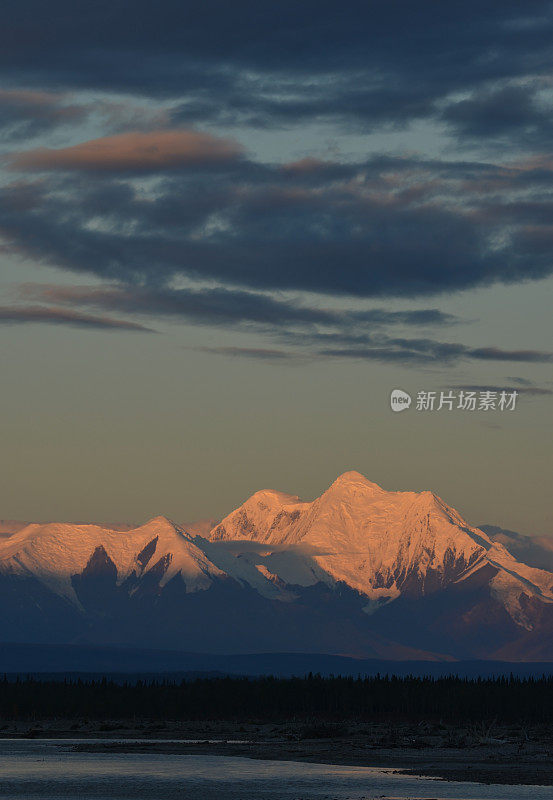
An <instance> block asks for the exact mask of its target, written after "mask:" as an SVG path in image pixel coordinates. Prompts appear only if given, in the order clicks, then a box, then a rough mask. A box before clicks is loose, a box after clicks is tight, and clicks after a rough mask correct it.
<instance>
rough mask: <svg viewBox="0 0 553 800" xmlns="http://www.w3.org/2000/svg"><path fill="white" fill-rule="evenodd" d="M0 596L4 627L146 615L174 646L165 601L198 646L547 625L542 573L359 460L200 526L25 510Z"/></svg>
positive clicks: (499, 638)
mask: <svg viewBox="0 0 553 800" xmlns="http://www.w3.org/2000/svg"><path fill="white" fill-rule="evenodd" d="M0 597H2V599H3V604H4V607H5V608H8V609H10V608H11V611H12V618H13V622H10V619H11V618H10V617H9V616H8V617H7V620H8V621H7V622H5V624H4V627H3V628H2V627H1V625H2V623H1V622H0V630H1V631H3V633H1V635H2V636H4V637H5V636H9V637H12V638H13V636H15V637H16V638H17V637H18V636H19V626H22V628H23V629H24V628H25V625H26V624H27V623H26V620H27V619H28V618H29V617H32V618H33V619H36V620H38V621H37V622H36V631H37V633H36V634H35V635H36V636H39V637H40V636H42V635H43V632H42V628H43V623H42V621H41V620H42V619H43V615H44V614H46V611H44V608H47V609H50V611H49V612H48V613H50V615H51V616H50V617H49V619H50V623H49V624H55V625H57V615H58V614H61V615H62V618H63V615H64V614H67V618H68V619H70V620H71V619H73V620H74V621H73V622H71V624H72V625H76V628H72V630H79V631H80V625H81V622H82V620H83V619H84V618H86V619H87V620H88V623H87V624H90V625H95V626H96V629H97V630H103V631H104V634H105V635H108V636H111V635H112V634H111V632H112V631H113V630H126V626H127V625H129V624H132V625H134V626H135V629H136V636H141V635H142V629H143V624H142V623H143V619H142V616H143V615H146V617H147V618H148V619H150V625H151V628H150V632H149V636H150V639H151V640H152V641H155V642H161V641H163V645H164V646H170V645H171V641H167V640H166V639H163V636H162V631H163V630H164V626H165V625H166V621H167V615H168V614H169V615H170V619H171V620H172V621H171V622H170V624H169V622H167V624H169V627H170V630H171V631H173V632H174V631H175V630H177V631H180V630H181V627H178V626H182V630H186V631H188V634H189V635H191V636H192V635H193V636H195V637H196V639H195V641H200V642H204V641H205V642H207V643H208V644H209V647H213V646H215V647H218V646H219V644H218V642H220V641H221V637H223V638H224V639H225V641H228V643H229V645H228V646H229V648H230V650H229V651H232V649H233V645H232V643H233V641H234V639H233V637H234V636H236V637H238V638H239V639H240V641H243V642H245V643H246V644H244V646H247V648H248V649H249V650H251V649H256V648H257V647H258V642H259V641H261V640H262V641H263V642H264V645H263V648H264V649H267V648H268V649H271V641H272V638H271V637H274V636H279V635H280V633H281V632H282V637H283V638H282V640H281V641H282V642H283V643H284V644H285V645H286V647H287V646H288V644H286V643H288V642H296V643H297V646H300V647H303V646H304V638H305V635H306V631H307V630H308V629H309V630H312V631H313V636H314V637H315V638H314V639H313V641H314V642H319V643H320V644H316V645H315V646H316V647H317V648H320V649H319V652H325V651H328V648H329V647H330V648H343V647H347V648H351V647H353V648H354V649H355V648H356V647H357V640H358V638H359V636H361V639H362V640H363V641H364V642H365V644H363V645H362V646H361V645H359V647H360V648H361V650H362V652H364V653H367V652H373V650H371V648H373V645H374V647H376V652H392V651H393V649H392V651H390V650H388V649H386V648H387V647H388V646H387V645H384V644H375V643H374V640H373V639H371V638H370V637H371V636H372V633H371V632H376V633H377V634H378V635H379V636H382V635H384V636H385V637H386V636H387V635H388V631H389V626H390V625H391V626H392V629H393V630H394V634H393V637H394V638H395V639H396V642H397V641H399V640H400V639H401V647H402V648H403V647H407V648H413V647H414V648H418V652H420V648H421V642H422V649H423V650H424V648H427V651H429V650H432V651H433V652H448V653H455V652H457V650H458V649H459V648H461V645H460V644H458V638H459V636H460V635H461V634H462V636H464V637H465V641H472V640H471V639H470V637H471V635H472V634H471V631H472V629H474V631H475V634H474V641H475V642H476V644H469V645H466V647H469V650H468V652H470V653H471V654H472V655H475V656H476V657H479V654H483V655H484V657H486V654H487V653H489V652H491V651H492V650H493V647H492V643H491V642H490V643H489V644H488V632H489V631H492V632H493V635H494V636H496V644H495V645H493V646H496V647H497V648H499V647H500V646H501V647H505V646H506V645H507V644H508V643H509V642H514V641H518V640H517V638H516V637H517V636H518V637H520V636H530V635H533V634H534V633H536V632H537V631H540V630H542V629H545V630H549V628H551V630H553V573H551V572H548V571H546V570H542V569H537V568H534V567H530V566H528V565H526V564H524V563H523V562H522V561H519V560H518V559H517V558H515V557H514V556H513V555H512V554H511V553H510V552H509V549H508V548H506V547H505V546H504V544H503V543H501V542H500V541H494V540H493V539H492V538H490V536H488V534H487V533H486V532H484V531H482V530H480V529H478V528H475V527H472V526H470V525H469V524H468V523H467V522H466V521H465V520H464V519H463V517H462V516H461V515H460V514H459V513H458V512H457V511H456V510H455V509H454V508H452V507H451V506H448V505H447V503H445V502H444V501H443V500H442V499H441V498H440V497H438V496H437V495H436V494H434V493H433V492H431V491H423V492H413V491H388V490H386V489H384V488H382V487H381V486H379V485H378V484H376V483H373V482H372V481H370V480H368V479H367V478H365V477H364V476H363V475H361V474H360V473H359V472H356V471H348V472H345V473H344V474H342V475H340V476H339V477H338V478H337V479H336V480H335V481H334V482H333V483H332V484H331V485H330V486H329V488H328V489H326V491H324V492H323V493H322V494H321V495H320V496H319V497H317V498H315V499H314V500H309V501H304V500H301V499H300V498H299V497H298V496H297V495H293V494H288V493H285V492H280V491H276V490H269V489H264V490H261V491H257V492H255V493H254V494H252V495H251V497H249V498H248V499H247V500H246V501H245V502H244V503H243V504H242V505H241V506H239V507H238V508H237V509H235V510H234V511H232V512H231V513H230V514H229V515H228V516H227V517H225V518H224V519H223V520H222V522H220V523H218V524H217V525H215V527H213V528H212V529H211V531H209V533H206V530H205V528H204V529H201V530H200V531H198V529H196V530H195V531H193V532H190V531H188V530H187V529H186V527H185V526H182V525H179V524H177V523H175V522H173V521H171V520H170V519H168V518H167V517H165V516H163V515H159V516H156V517H154V518H152V519H150V520H148V521H147V522H146V523H144V524H143V525H141V526H139V527H137V528H134V529H119V530H116V529H112V528H109V527H105V526H100V525H82V524H78V525H75V524H69V523H48V524H43V525H40V524H30V525H26V526H25V527H24V528H22V529H21V530H17V531H16V532H15V533H12V534H11V535H8V536H3V537H1V538H0ZM434 598H436V599H435V600H434ZM442 602H443V604H444V611H443V612H442ZM10 604H11V605H10ZM60 604H61V605H60ZM67 608H69V609H70V611H64V609H67ZM21 609H24V612H23V611H21ZM286 609H288V610H286ZM23 613H24V614H25V616H21V615H22V614H23ZM202 614H205V615H206V616H205V619H209V620H210V623H209V624H207V625H206V623H205V621H204V617H203V616H202ZM421 614H422V615H423V617H424V619H426V620H427V622H425V623H424V624H423V625H422V627H417V626H418V625H419V618H420V619H422V618H423V617H420V615H421ZM18 615H20V616H19V617H18ZM71 615H74V616H73V617H72V616H71ZM75 615H76V621H75ZM83 615H85V617H83ZM118 615H119V616H118ZM133 615H135V616H133ZM187 615H188V616H187ZM298 615H299V616H298ZM425 615H426V616H425ZM135 617H136V619H135ZM253 618H255V619H256V623H255V626H256V627H255V631H256V632H257V633H256V634H255V636H254V635H253V633H252V634H251V635H250V633H249V630H250V627H251V625H252V624H253V623H252V622H251V619H253ZM104 619H106V620H108V621H109V624H108V625H107V628H106V629H105V630H104V628H102V625H103V624H104V623H103V620H104ZM299 619H302V620H303V622H301V623H300V622H299V621H298V620H299ZM18 620H19V621H18ZM224 620H227V622H224ZM407 620H408V621H407ZM428 620H433V622H432V623H431V627H428V625H430V622H429V621H428ZM8 623H9V624H8ZM10 624H11V627H10ZM34 624H35V623H34ZM64 624H66V623H64ZM67 624H69V623H67ZM106 624H107V623H106ZM174 625H177V628H175V627H174ZM210 625H211V628H212V629H213V630H215V629H216V630H217V631H218V634H217V635H216V634H215V633H213V636H211V638H210V634H209V630H210V628H209V626H210ZM6 626H7V627H6ZM98 626H99V627H98ZM110 626H111V627H110ZM117 626H119V627H117ZM121 626H123V627H122V628H121ZM171 626H173V627H171ZM214 626H215V627H214ZM282 626H284V627H282ZM306 626H307V627H306ZM309 626H315V627H309ZM432 626H435V627H432ZM547 626H549V628H548V627H547ZM158 628H159V631H160V632H159V635H158ZM281 628H282V630H281ZM253 630H254V629H253V628H252V631H253ZM6 631H7V632H6ZM302 631H303V633H302ZM315 631H317V633H316V634H315ZM433 631H439V635H438V634H435V633H433ZM396 633H397V636H396ZM104 634H103V635H104ZM60 635H61V634H60ZM121 635H122V636H126V634H124V633H122V634H121ZM167 635H168V634H167ZM171 635H173V634H171ZM490 635H491V634H490ZM367 636H368V637H369V638H368V639H367ZM160 637H161V638H160ZM214 637H215V638H214ZM217 637H218V638H217ZM225 637H226V638H225ZM256 637H257V638H256ZM259 637H261V639H259ZM298 637H299V639H298ZM363 637H365V638H363ZM397 637H399V639H398V638H397ZM402 637H403V638H402ZM436 637H437V638H436ZM440 637H441V638H440ZM448 637H449V638H448ZM451 637H452V638H451ZM509 637H510V639H509ZM123 640H126V639H123ZM369 640H370V641H369ZM133 641H134V640H133ZM186 641H187V642H188V639H187V640H186ZM279 641H280V640H279ZM323 642H326V644H322V643H323ZM340 642H341V644H340ZM482 642H483V644H482ZM175 645H177V643H176V642H175ZM187 646H188V644H187ZM379 648H380V649H379ZM382 648H384V649H382ZM470 648H472V649H470ZM331 652H335V650H334V649H331ZM393 652H398V651H397V650H396V651H393ZM400 652H402V653H406V652H411V653H413V652H414V651H413V650H409V649H408V650H401V651H400ZM425 652H426V651H425ZM461 652H467V651H466V650H465V651H462V649H461ZM502 652H503V651H502ZM552 655H553V651H552Z"/></svg>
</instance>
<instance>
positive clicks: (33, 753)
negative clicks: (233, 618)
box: [0, 739, 553, 800]
mask: <svg viewBox="0 0 553 800" xmlns="http://www.w3.org/2000/svg"><path fill="white" fill-rule="evenodd" d="M79 741H80V742H81V743H82V742H83V740H82V739H81V740H79ZM96 741H98V740H96ZM72 744H73V742H71V741H68V740H67V739H65V740H63V741H61V740H57V741H56V740H42V741H41V740H36V739H35V740H32V741H27V740H20V739H18V740H13V739H12V740H9V739H4V740H0V800H12V798H28V799H29V800H42V799H43V798H44V800H62V798H63V800H68V798H71V800H135V799H136V800H141V798H148V799H149V800H173V799H174V798H179V800H373V798H386V799H388V798H394V799H395V798H401V800H404V799H405V800H406V799H407V798H411V799H412V800H415V799H416V800H423V799H424V800H427V799H428V800H430V799H431V800H438V799H439V800H442V798H443V799H444V800H445V799H446V798H456V800H552V798H553V790H552V789H551V787H545V786H544V787H540V786H528V787H521V786H480V785H478V784H470V783H445V782H442V781H437V780H432V779H427V778H413V777H410V776H402V775H394V774H392V773H390V772H389V771H386V770H378V769H367V768H364V767H342V766H332V765H328V764H301V763H298V762H292V761H257V760H253V759H249V758H227V757H225V756H205V755H197V756H195V755H161V754H152V755H147V754H143V753H140V754H130V753H117V754H115V753H73V752H71V751H70V750H69V747H70V746H71V745H72Z"/></svg>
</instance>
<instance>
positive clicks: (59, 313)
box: [0, 306, 155, 333]
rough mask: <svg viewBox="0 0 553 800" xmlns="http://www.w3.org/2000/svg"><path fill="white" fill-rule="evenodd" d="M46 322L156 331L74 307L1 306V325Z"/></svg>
mask: <svg viewBox="0 0 553 800" xmlns="http://www.w3.org/2000/svg"><path fill="white" fill-rule="evenodd" d="M25 323H27V324H29V323H46V324H48V325H69V326H71V327H75V328H89V329H96V330H104V331H110V330H113V331H139V332H142V333H155V331H153V330H152V328H147V327H145V326H144V325H140V324H139V323H138V322H131V321H129V320H123V319H114V318H113V317H106V316H103V315H102V316H97V315H95V314H85V313H83V312H81V311H74V310H72V309H65V308H54V307H52V306H0V325H17V324H19V325H21V324H25Z"/></svg>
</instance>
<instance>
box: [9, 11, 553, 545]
mask: <svg viewBox="0 0 553 800" xmlns="http://www.w3.org/2000/svg"><path fill="white" fill-rule="evenodd" d="M551 64H553V6H552V5H551V4H550V3H546V2H532V1H530V2H526V3H524V4H522V3H520V2H503V3H497V2H495V1H494V2H486V1H485V0H484V1H482V0H480V2H478V3H476V2H470V0H469V1H468V2H465V3H463V4H459V3H440V4H437V3H435V2H425V1H424V0H423V1H422V2H418V3H411V2H399V1H393V0H392V1H390V0H387V2H367V1H366V0H364V2H357V1H356V0H354V2H351V3H348V4H346V6H344V4H343V3H340V4H339V3H337V2H328V3H320V2H317V3H315V2H312V0H304V2H302V3H300V4H298V3H295V2H294V3H292V2H287V1H286V0H284V2H280V3H278V4H277V3H272V2H271V3H267V2H262V1H261V0H256V2H253V1H251V2H250V0H247V1H245V0H241V1H240V2H237V3H233V4H230V3H228V2H226V1H225V2H221V1H220V0H208V2H205V0H204V1H203V2H202V3H198V2H195V0H194V1H193V2H187V3H182V2H180V0H179V2H175V1H174V0H159V2H157V3H155V4H153V3H150V2H145V0H135V2H133V3H129V2H128V0H127V1H126V2H122V0H110V2H109V3H108V2H104V0H99V1H98V2H94V3H90V2H82V0H77V1H75V0H72V2H69V1H68V0H51V2H49V3H48V4H45V3H43V2H38V0H18V2H15V0H5V2H4V3H2V6H1V8H0V291H1V295H2V297H1V299H0V336H1V341H2V347H1V348H0V359H1V360H0V369H1V375H2V391H1V393H0V397H1V403H2V405H1V415H0V426H1V427H0V431H1V439H2V444H3V448H2V451H3V452H2V456H3V457H2V459H1V466H0V486H1V490H0V501H1V503H0V518H4V519H24V520H37V521H46V520H69V521H71V520H72V521H83V520H85V521H95V522H110V521H111V522H123V521H125V522H136V523H139V522H142V521H144V520H146V519H148V518H150V517H152V516H155V515H157V514H160V513H163V514H166V515H167V516H169V517H171V518H173V519H175V520H177V521H185V520H193V519H200V518H205V517H213V518H220V517H222V516H223V515H225V514H226V513H229V512H230V511H231V510H232V509H233V508H234V507H236V506H237V505H238V504H239V503H241V502H242V501H243V500H244V499H246V498H247V497H248V496H249V495H250V494H252V493H253V492H254V491H256V490H258V489H261V488H275V489H280V490H283V491H287V492H290V493H292V494H298V495H300V496H301V497H302V498H304V499H311V498H313V497H315V496H317V495H319V494H320V493H321V492H322V491H324V489H325V488H327V486H328V485H329V484H330V483H331V482H332V481H333V480H334V479H335V477H336V476H337V475H339V474H340V473H341V472H344V471H346V470H350V469H355V470H359V471H360V472H362V473H363V474H365V475H366V476H367V477H368V478H369V479H370V480H372V481H374V482H376V483H378V484H380V485H382V486H383V487H384V488H386V489H393V490H423V489H432V490H433V491H435V492H436V493H437V494H439V495H440V496H441V497H443V498H444V500H446V502H448V503H449V504H450V505H453V506H454V507H455V508H457V509H458V510H459V511H460V512H461V513H462V514H463V515H464V516H465V518H466V519H467V520H468V521H469V522H470V523H471V524H475V525H478V524H485V523H487V524H495V525H501V526H503V527H506V528H510V529H513V530H517V531H520V532H523V533H528V534H533V533H535V534H552V535H553V511H552V509H551V502H550V491H551V489H550V487H551V474H552V467H553V463H552V460H553V459H552V448H551V441H552V434H553V425H552V414H551V412H552V399H553V375H552V365H553V324H552V320H551V317H552V315H551V308H552V301H553V216H552V212H553V153H552V152H551V141H552V134H553V71H552V68H551ZM394 389H401V390H403V391H405V392H407V393H409V394H410V396H411V397H412V403H411V406H410V407H409V408H408V409H406V410H404V411H403V412H401V413H396V412H394V411H393V410H392V409H391V406H390V394H391V392H392V390H394ZM442 392H443V394H444V396H445V397H447V396H451V395H453V396H454V398H455V400H454V403H453V407H452V408H451V410H450V409H449V408H448V406H447V404H445V405H442V408H441V409H438V406H439V402H440V395H441V393H442ZM469 392H473V393H474V394H473V395H468V394H467V393H469ZM486 392H491V393H492V397H493V404H494V405H495V407H489V408H488V410H484V409H481V410H479V408H480V405H481V404H482V402H483V401H482V398H483V396H486V395H485V393H486ZM501 392H505V393H506V395H504V397H505V396H509V397H513V392H516V395H515V396H514V398H515V399H514V406H515V407H514V408H512V409H509V408H501V403H500V398H501ZM428 393H435V400H434V402H435V405H434V408H431V409H428V408H425V407H424V398H425V397H426V398H428V396H429V394H428ZM467 397H469V398H470V397H474V398H475V400H476V403H477V406H476V408H475V409H474V410H471V408H470V406H469V407H467V408H462V407H461V408H459V407H458V406H459V405H462V401H463V398H464V400H465V401H466V399H467ZM419 398H420V400H419ZM419 404H420V405H421V406H422V407H419ZM484 405H485V403H484Z"/></svg>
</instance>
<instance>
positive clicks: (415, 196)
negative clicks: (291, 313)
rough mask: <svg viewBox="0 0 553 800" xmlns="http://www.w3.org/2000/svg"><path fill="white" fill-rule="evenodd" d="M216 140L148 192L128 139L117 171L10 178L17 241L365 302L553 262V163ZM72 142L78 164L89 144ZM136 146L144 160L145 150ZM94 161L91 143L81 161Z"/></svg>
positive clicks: (36, 252)
mask: <svg viewBox="0 0 553 800" xmlns="http://www.w3.org/2000/svg"><path fill="white" fill-rule="evenodd" d="M183 135H184V134H183ZM129 136H130V139H131V140H132V141H134V139H133V136H132V135H130V134H125V135H123V136H115V137H111V140H110V141H113V140H116V141H117V143H120V142H121V141H122V140H123V139H124V140H125V141H127V140H128V139H129ZM147 138H148V142H149V143H150V145H151V146H152V147H154V155H153V156H151V155H150V154H147V155H146V156H145V158H146V160H147V162H148V164H150V163H151V160H152V158H153V159H154V160H156V161H157V162H159V161H160V160H161V161H163V159H162V158H161V156H162V155H163V152H164V151H163V147H162V142H161V140H160V142H159V143H158V144H157V145H155V142H156V134H148V135H147ZM101 141H102V143H103V144H105V140H101ZM217 143H218V146H219V144H220V146H221V147H223V149H224V150H225V157H224V158H217V159H216V163H211V164H209V165H207V166H206V165H205V164H204V165H202V164H198V163H196V162H195V160H194V159H189V160H188V163H187V166H186V170H185V171H181V172H179V173H178V174H174V175H173V176H171V177H169V176H165V177H164V176H163V169H164V168H165V164H164V163H162V165H161V167H159V169H160V173H159V175H158V176H157V179H156V180H157V183H156V184H155V187H154V188H153V189H152V191H151V192H148V190H144V188H143V187H142V186H141V185H137V184H136V183H134V182H133V181H132V180H124V178H125V172H126V169H127V166H126V165H123V166H122V163H121V161H122V160H123V161H124V160H125V155H124V154H123V155H122V154H121V152H120V151H119V150H118V149H117V148H116V149H117V153H116V158H115V159H114V161H112V162H111V164H112V167H111V168H110V166H109V165H108V166H107V167H106V169H105V172H104V177H101V176H96V175H95V174H94V173H91V174H89V175H87V176H86V177H82V176H80V175H79V174H78V169H77V173H76V174H74V175H71V176H66V175H65V174H64V172H63V170H64V169H68V168H69V169H70V171H71V170H74V169H75V164H73V163H72V164H71V166H70V167H68V164H67V163H66V162H65V163H64V165H63V167H60V168H61V169H62V172H61V173H60V174H59V175H57V174H51V176H50V177H49V179H48V181H47V182H44V181H42V182H41V181H35V183H34V184H24V183H22V182H21V181H18V182H16V183H15V184H13V185H8V186H4V187H3V188H1V189H0V234H1V235H2V237H3V240H4V242H5V247H6V248H7V249H8V251H9V250H11V251H13V252H18V253H21V254H23V255H25V256H27V257H31V258H33V259H35V260H38V261H40V262H44V263H48V264H51V265H53V266H56V267H61V268H65V269H68V270H71V271H74V272H86V273H91V274H94V275H96V276H99V277H102V278H109V279H115V280H118V281H123V282H126V283H134V284H143V285H157V286H162V287H163V286H166V285H167V284H168V283H170V282H171V281H172V280H173V279H175V278H177V277H179V276H180V277H182V276H185V277H187V278H191V279H195V280H198V279H199V280H203V281H206V280H207V281H215V282H217V283H221V284H223V285H225V286H227V287H236V288H240V289H249V290H257V291H259V290H264V291H271V290H294V291H307V292H316V293H322V294H327V295H352V296H358V297H360V298H364V297H365V298H366V297H392V296H395V297H413V296H417V295H432V294H439V293H443V292H451V291H455V290H460V289H467V288H471V287H476V286H482V285H490V284H492V283H495V282H505V283H514V282H519V281H523V280H528V279H537V278H541V277H545V276H547V275H549V274H551V272H552V271H553V259H552V252H553V234H552V232H551V227H550V225H549V219H548V215H547V214H546V213H545V210H544V213H543V214H542V215H541V216H540V215H534V216H533V214H532V206H533V205H535V203H536V196H535V195H536V194H537V193H539V196H540V202H541V203H544V202H551V200H550V196H551V190H552V189H553V172H552V170H551V166H550V165H549V163H548V162H546V161H544V160H541V161H540V160H537V161H536V160H533V161H531V162H528V163H526V162H525V163H520V164H518V165H516V164H515V165H512V166H511V167H508V168H507V167H504V166H499V167H494V166H493V165H491V164H484V163H483V164H478V163H472V162H467V163H462V162H458V163H447V162H440V161H423V160H420V161H417V160H416V159H412V158H406V159H402V158H396V159H392V158H379V157H375V158H374V159H370V160H368V161H366V162H362V163H357V164H347V165H345V164H334V165H333V164H332V163H320V162H312V161H307V162H305V161H304V162H296V163H295V164H289V165H284V166H268V165H263V164H259V163H256V162H253V161H251V160H248V159H246V158H245V157H240V158H235V157H234V154H233V153H231V154H230V156H229V155H228V154H227V151H226V149H225V148H227V144H226V143H225V141H224V140H217ZM154 145H155V146H154ZM91 147H92V146H91V145H90V143H88V145H87V148H85V149H86V153H87V154H88V155H90V150H91ZM156 148H157V149H156ZM92 149H93V148H92ZM71 150H72V159H73V160H74V158H75V152H74V151H76V150H78V148H71ZM160 154H161V155H160ZM131 156H132V159H131V160H132V161H133V165H132V168H133V169H137V168H138V166H139V163H138V162H139V160H140V156H139V155H137V154H136V153H135V152H134V151H132V152H131ZM227 156H228V157H227ZM33 157H36V154H34V155H33ZM49 157H50V156H49ZM19 158H20V159H24V158H25V156H24V155H20V156H19ZM64 158H65V156H64ZM81 158H82V153H81V151H79V154H78V157H77V161H78V162H79V164H78V165H77V166H78V167H79V168H80V166H82V164H81V162H80V159H81ZM137 159H138V161H137ZM62 160H63V159H62ZM126 164H128V161H127V162H126ZM37 168H38V165H37ZM22 203H23V207H22ZM513 203H514V204H515V205H516V208H517V209H518V211H517V212H515V211H514V209H513V208H512V207H511V206H510V204H513ZM526 204H529V206H530V207H529V208H528V209H527V213H526V214H525V213H524V209H525V205H526ZM529 219H532V224H528V220H529Z"/></svg>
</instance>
